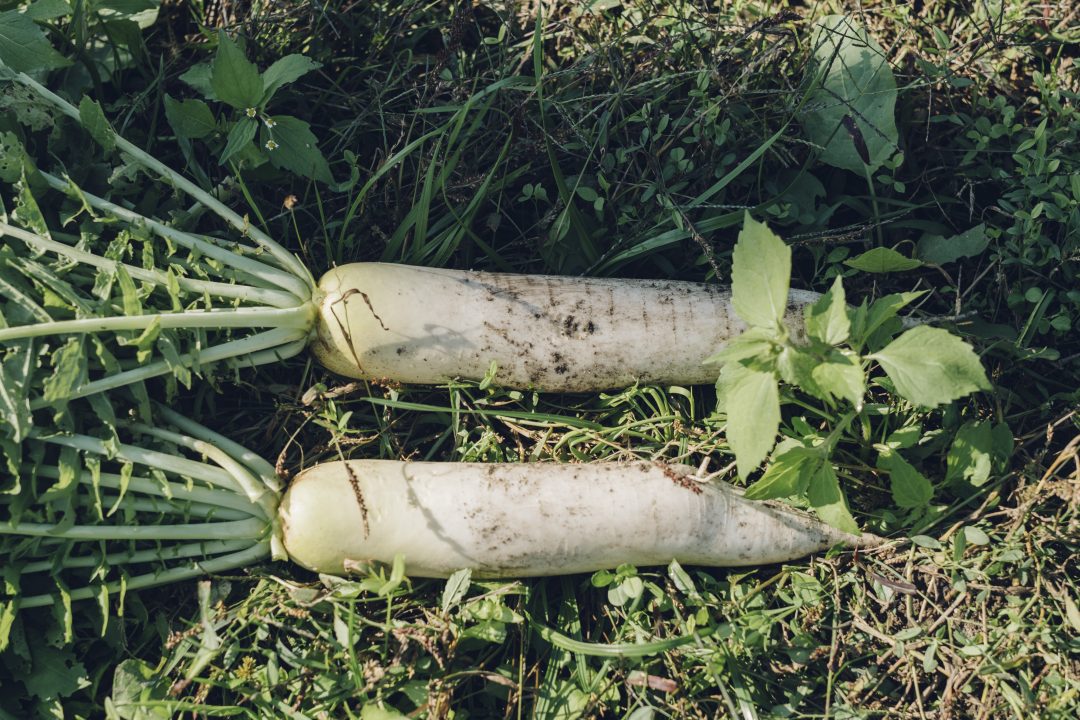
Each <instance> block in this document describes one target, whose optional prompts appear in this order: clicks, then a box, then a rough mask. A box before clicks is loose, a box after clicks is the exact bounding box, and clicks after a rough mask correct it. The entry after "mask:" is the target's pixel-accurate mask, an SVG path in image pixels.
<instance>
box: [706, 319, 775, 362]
mask: <svg viewBox="0 0 1080 720" xmlns="http://www.w3.org/2000/svg"><path fill="white" fill-rule="evenodd" d="M775 337H776V336H775V334H774V333H773V332H771V331H769V330H766V329H765V328H757V327H754V328H750V329H748V330H746V331H745V332H743V333H741V334H739V335H736V336H735V337H734V338H732V339H731V340H728V341H727V342H726V343H725V344H724V347H723V349H722V350H720V352H718V353H716V354H715V355H713V356H711V357H709V358H708V359H706V360H705V362H706V363H709V364H717V365H724V364H727V363H732V362H738V361H740V360H746V359H748V358H752V357H754V356H766V355H768V354H769V352H770V351H771V349H772V347H773V342H774V340H775Z"/></svg>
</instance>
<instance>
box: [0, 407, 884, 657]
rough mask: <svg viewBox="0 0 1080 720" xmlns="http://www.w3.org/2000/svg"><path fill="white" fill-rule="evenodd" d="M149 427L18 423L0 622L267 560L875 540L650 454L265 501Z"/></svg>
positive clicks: (217, 450) (335, 470)
mask: <svg viewBox="0 0 1080 720" xmlns="http://www.w3.org/2000/svg"><path fill="white" fill-rule="evenodd" d="M153 421H154V424H153V425H148V424H143V423H137V422H122V423H121V424H120V425H119V426H118V428H117V430H118V431H119V432H120V435H121V436H123V437H121V438H120V439H117V437H116V436H115V435H114V434H113V433H114V431H113V430H111V429H109V428H107V427H100V428H97V429H95V430H94V433H93V434H71V433H52V434H50V433H45V432H43V431H40V430H35V431H33V432H32V433H31V436H30V437H29V438H28V439H27V441H26V443H27V445H28V447H29V448H30V449H29V453H30V455H32V456H33V457H36V458H38V459H39V461H38V462H37V463H36V464H34V465H32V466H26V468H25V470H24V471H23V473H22V474H21V476H20V477H18V478H8V477H4V476H3V471H0V482H8V481H10V480H14V481H15V482H16V486H19V485H18V484H19V483H21V486H22V487H24V488H28V489H31V494H30V495H28V496H27V497H25V498H22V497H13V496H7V499H6V500H5V499H3V498H4V497H5V496H2V495H0V511H2V512H0V515H3V516H4V521H3V522H0V566H2V567H4V568H5V569H8V568H10V569H11V572H10V573H8V574H7V575H5V578H7V582H8V585H7V586H6V587H7V588H8V590H7V591H4V590H2V589H0V614H2V613H3V612H5V604H7V605H8V607H9V609H10V608H11V607H15V608H18V607H24V608H26V607H38V606H43V605H51V604H53V603H54V602H58V601H59V600H58V599H59V597H60V596H57V595H56V593H57V592H58V590H57V588H59V589H60V592H61V595H62V596H64V597H67V598H68V599H70V600H79V599H87V598H97V599H98V600H99V601H101V600H102V599H103V598H104V597H105V596H106V595H108V594H111V593H120V594H121V595H122V594H123V592H124V591H126V590H134V589H138V588H145V587H153V586H156V585H162V584H166V583H170V582H176V581H180V580H187V579H191V578H194V577H198V576H200V575H203V574H206V573H224V572H228V571H229V570H233V569H236V568H239V567H244V566H248V565H253V564H257V563H259V562H263V561H265V560H268V559H270V558H271V557H273V558H275V559H279V560H285V559H291V560H293V561H295V562H297V563H299V564H300V565H303V566H305V567H308V568H310V569H312V570H317V571H320V572H325V573H338V574H340V573H343V572H346V571H347V570H349V569H350V568H352V567H364V566H366V565H368V564H370V563H372V562H380V563H390V562H394V561H395V560H396V559H397V558H399V557H401V558H403V559H404V563H405V568H406V571H407V572H408V573H409V574H411V575H413V576H416V577H445V576H447V575H449V574H450V573H452V572H454V571H455V570H458V569H463V568H469V569H471V570H472V571H473V572H474V574H475V575H476V576H483V577H530V576H543V575H557V574H565V573H576V572H588V571H592V570H599V569H605V568H612V567H616V566H618V565H621V564H623V563H632V564H635V565H657V564H666V563H668V562H670V561H671V560H672V559H677V560H679V561H680V562H683V563H686V564H691V565H707V566H741V565H756V564H766V563H775V562H782V561H786V560H793V559H795V558H798V557H801V556H803V555H807V554H809V553H813V552H817V551H820V550H824V549H827V548H829V547H831V546H834V545H847V546H850V547H870V546H873V545H876V544H877V543H878V542H879V541H880V539H879V538H876V537H874V536H872V535H868V534H864V535H861V536H856V535H850V534H847V533H843V532H840V531H837V530H834V529H832V528H830V527H828V526H826V525H824V524H823V523H821V522H820V521H818V520H816V519H814V518H813V517H811V516H809V515H806V514H804V513H801V512H799V511H797V510H793V509H791V508H788V507H785V506H782V505H776V504H772V503H767V502H760V501H753V500H747V499H745V498H744V497H742V493H741V492H740V491H738V490H736V489H735V488H733V487H731V486H729V485H727V484H724V483H721V482H718V481H715V480H699V479H698V478H697V477H695V475H694V473H693V470H692V469H691V468H689V467H685V466H680V465H669V464H663V463H659V462H629V463H596V464H556V463H516V464H510V463H502V464H480V463H438V462H433V463H429V462H399V461H393V460H347V461H340V462H331V463H326V464H321V465H316V466H313V467H311V468H309V469H307V470H305V471H303V472H302V473H300V474H299V475H298V476H297V477H296V478H295V479H294V480H293V482H292V483H291V485H290V487H289V488H288V490H287V491H285V492H284V494H282V492H281V487H280V484H279V482H278V479H277V476H276V473H275V470H274V468H273V467H272V466H271V465H270V464H269V463H267V462H266V461H265V460H263V459H262V458H260V457H259V456H258V455H256V454H254V453H252V452H250V451H248V450H246V449H244V448H243V447H242V446H240V445H238V444H236V443H235V442H232V441H230V440H228V439H227V438H225V437H223V436H221V435H219V434H217V433H215V432H213V431H211V430H209V429H208V428H206V427H204V426H202V425H199V424H198V423H196V422H194V421H192V420H190V419H187V418H185V417H183V416H181V415H179V414H177V413H175V412H173V411H171V410H169V409H168V408H166V407H163V406H157V407H156V408H155V410H154V417H153ZM99 435H100V436H102V437H104V438H105V439H102V437H98V436H99ZM34 488H45V489H44V490H41V492H40V493H38V492H37V490H33V489H34ZM35 493H36V494H35ZM12 589H13V590H14V594H11V591H12ZM5 592H7V594H5ZM0 645H2V639H0Z"/></svg>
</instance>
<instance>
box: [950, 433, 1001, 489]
mask: <svg viewBox="0 0 1080 720" xmlns="http://www.w3.org/2000/svg"><path fill="white" fill-rule="evenodd" d="M993 455H994V433H993V430H992V429H991V426H990V423H988V422H986V421H971V420H969V421H968V422H966V423H964V424H963V425H962V426H961V427H960V430H959V431H957V433H956V438H954V439H953V443H952V446H951V447H950V448H949V453H948V455H946V457H945V482H949V483H951V482H957V481H966V482H968V483H970V484H971V485H973V486H975V487H979V486H980V485H983V484H985V483H986V481H987V480H989V479H990V471H991V470H992V469H993Z"/></svg>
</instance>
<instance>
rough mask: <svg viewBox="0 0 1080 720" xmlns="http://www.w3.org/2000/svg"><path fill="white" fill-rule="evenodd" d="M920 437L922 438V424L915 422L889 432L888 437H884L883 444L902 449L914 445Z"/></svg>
mask: <svg viewBox="0 0 1080 720" xmlns="http://www.w3.org/2000/svg"><path fill="white" fill-rule="evenodd" d="M920 438H922V425H919V424H918V423H916V424H915V425H907V426H905V427H902V428H900V429H898V430H895V431H893V432H891V433H889V437H887V438H885V444H886V445H887V446H889V448H890V449H891V450H902V449H904V448H909V447H914V446H915V445H916V444H917V443H918V442H919V439H920Z"/></svg>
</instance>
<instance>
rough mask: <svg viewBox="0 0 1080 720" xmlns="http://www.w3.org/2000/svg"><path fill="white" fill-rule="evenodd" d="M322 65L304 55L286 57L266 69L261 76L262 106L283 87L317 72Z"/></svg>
mask: <svg viewBox="0 0 1080 720" xmlns="http://www.w3.org/2000/svg"><path fill="white" fill-rule="evenodd" d="M320 67H322V65H321V64H320V63H317V62H315V61H314V60H312V59H311V58H309V57H305V56H304V55H286V56H285V57H283V58H281V59H280V60H278V61H276V62H275V63H274V64H273V65H271V66H270V67H268V68H266V72H264V73H263V74H262V83H263V96H262V105H263V106H265V105H266V103H268V102H269V101H270V98H272V97H273V96H274V93H276V92H277V91H278V89H279V88H281V87H282V86H283V85H287V84H289V83H291V82H293V81H295V80H298V79H299V78H301V77H303V76H304V75H307V74H308V73H309V72H311V71H312V70H317V69H319V68H320Z"/></svg>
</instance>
